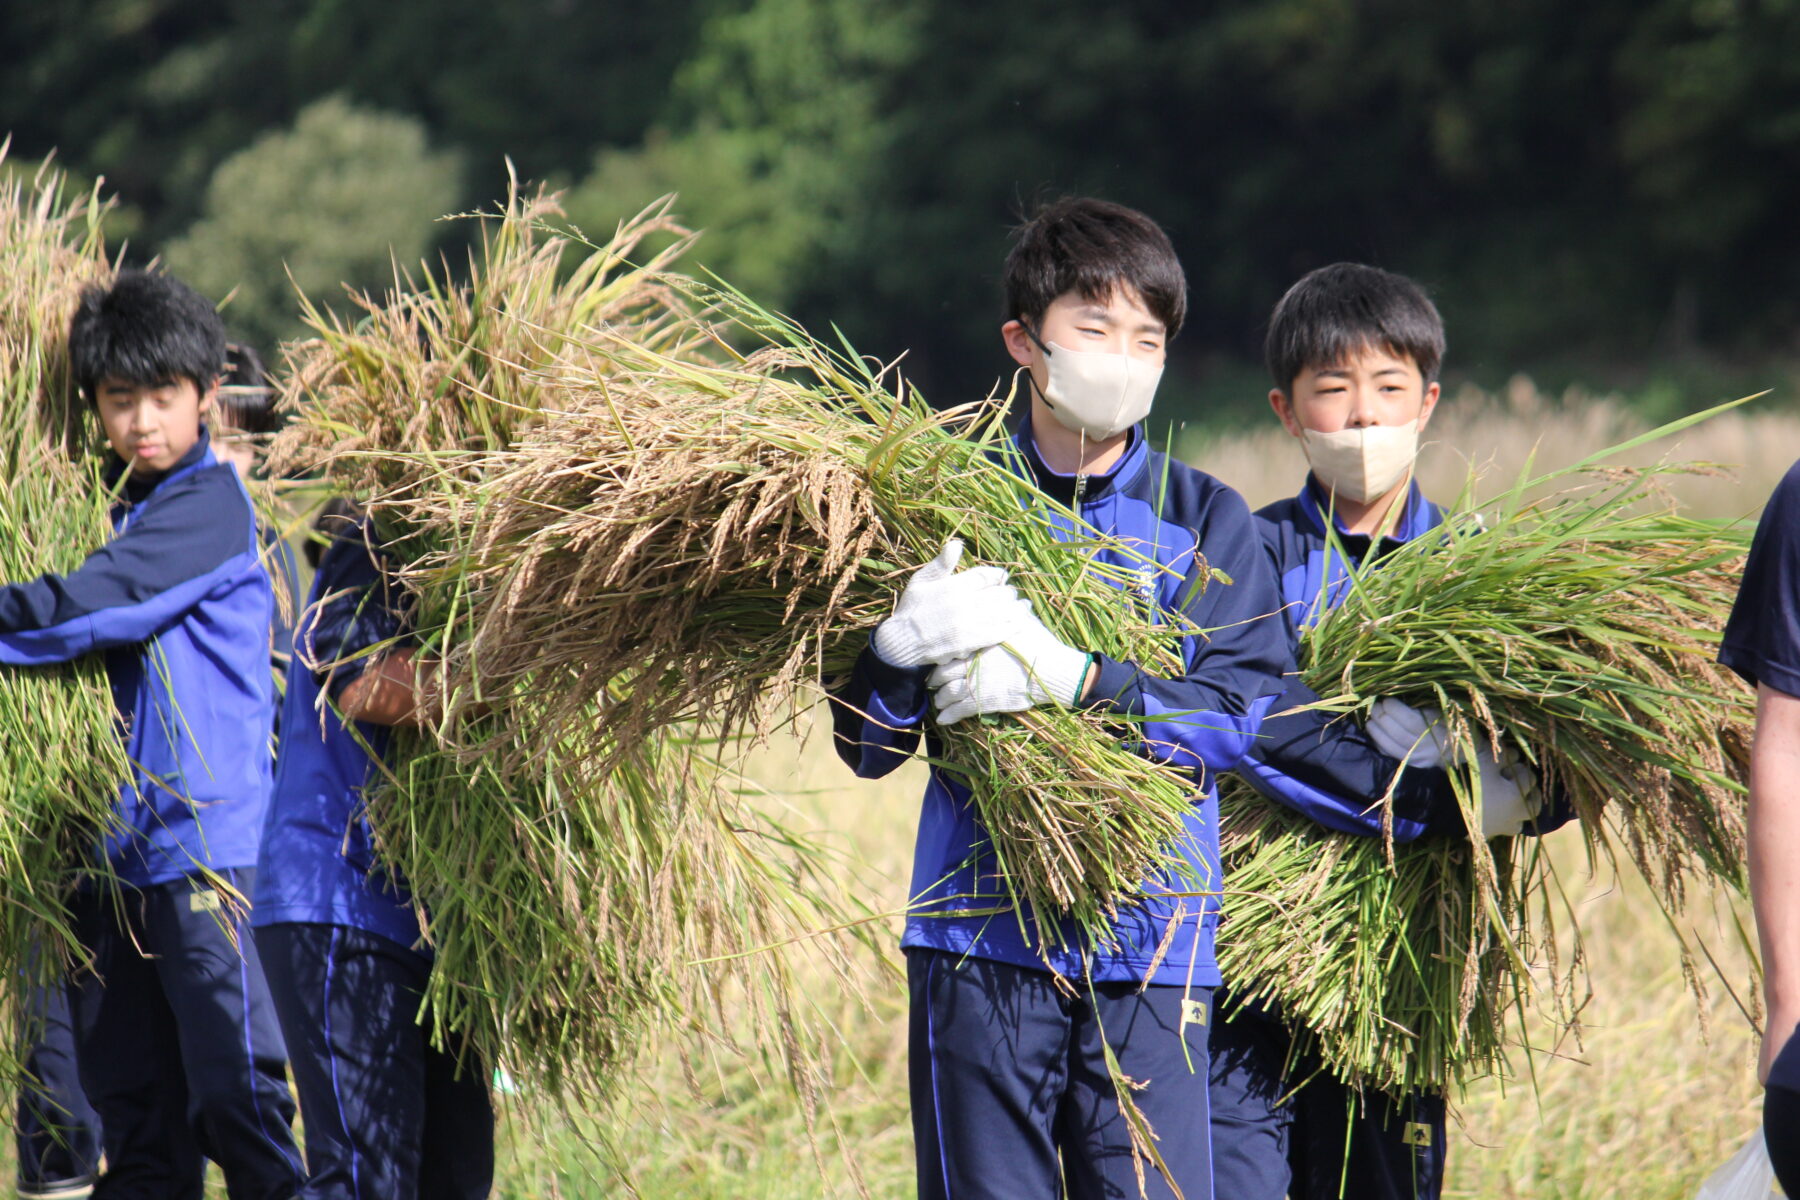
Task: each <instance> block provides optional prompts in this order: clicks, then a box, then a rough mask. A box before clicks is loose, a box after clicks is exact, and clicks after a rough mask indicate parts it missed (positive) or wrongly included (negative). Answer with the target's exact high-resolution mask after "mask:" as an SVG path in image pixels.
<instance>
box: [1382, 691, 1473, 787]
mask: <svg viewBox="0 0 1800 1200" xmlns="http://www.w3.org/2000/svg"><path fill="white" fill-rule="evenodd" d="M1363 728H1364V729H1366V730H1368V731H1369V738H1370V740H1372V741H1373V742H1374V743H1375V745H1376V746H1378V747H1379V748H1380V749H1381V752H1382V753H1383V754H1385V755H1387V756H1388V757H1389V758H1398V759H1400V760H1401V761H1403V762H1405V763H1406V765H1407V766H1409V767H1422V768H1425V769H1427V770H1429V769H1430V768H1432V767H1444V766H1456V765H1457V764H1458V763H1459V762H1460V761H1461V754H1460V752H1459V750H1458V749H1457V747H1456V746H1454V745H1452V744H1451V741H1450V733H1449V731H1448V730H1447V729H1445V728H1444V718H1443V714H1441V713H1439V712H1438V710H1437V709H1435V708H1414V707H1412V705H1410V704H1403V703H1401V702H1400V701H1398V700H1393V699H1383V700H1377V701H1376V702H1375V704H1374V706H1373V707H1372V708H1370V709H1369V719H1368V720H1367V721H1364V722H1363Z"/></svg>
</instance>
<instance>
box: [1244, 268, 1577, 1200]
mask: <svg viewBox="0 0 1800 1200" xmlns="http://www.w3.org/2000/svg"><path fill="white" fill-rule="evenodd" d="M1443 353H1444V330H1443V324H1442V322H1441V320H1440V319H1439V317H1438V313H1437V309H1436V308H1435V307H1434V306H1433V305H1432V303H1431V301H1430V300H1429V299H1428V298H1427V297H1426V296H1425V293H1424V292H1423V291H1422V290H1421V289H1420V288H1419V286H1418V285H1417V284H1415V283H1413V282H1412V281H1411V280H1410V279H1406V278H1404V277H1402V276H1399V275H1394V274H1390V273H1389V272H1386V271H1381V270H1377V269H1376V268H1374V267H1366V266H1359V265H1356V264H1352V263H1339V264H1336V265H1334V266H1329V267H1322V268H1320V269H1319V270H1316V271H1313V272H1312V273H1310V274H1308V275H1307V276H1305V277H1304V278H1302V279H1301V280H1300V281H1299V282H1298V283H1296V284H1295V285H1294V286H1293V287H1292V288H1291V289H1289V291H1288V293H1287V294H1286V295H1285V296H1283V297H1282V299H1281V301H1280V303H1279V304H1277V305H1276V307H1275V312H1274V315H1273V316H1272V317H1271V318H1270V323H1269V333H1268V340H1267V343H1266V355H1267V358H1268V364H1269V370H1270V373H1271V375H1272V376H1273V377H1274V381H1275V385H1276V386H1275V387H1274V388H1273V389H1272V390H1271V391H1270V392H1269V403H1270V405H1271V407H1273V408H1274V410H1275V414H1276V416H1278V417H1279V418H1280V419H1281V422H1282V424H1283V425H1284V426H1286V428H1287V430H1288V432H1289V433H1291V434H1292V435H1293V436H1294V437H1295V439H1296V440H1298V441H1299V442H1300V444H1301V448H1302V449H1303V451H1304V453H1305V455H1306V459H1307V461H1308V463H1309V464H1310V466H1311V471H1310V472H1309V473H1308V475H1307V477H1306V484H1305V486H1304V487H1303V488H1302V490H1301V492H1300V494H1299V495H1298V496H1295V497H1294V498H1292V499H1290V500H1283V501H1279V502H1277V503H1275V504H1271V505H1269V506H1268V507H1266V508H1264V509H1262V510H1261V511H1260V512H1258V513H1257V523H1258V527H1259V530H1260V532H1261V534H1262V537H1263V541H1264V543H1265V546H1266V548H1267V550H1268V554H1269V557H1270V560H1271V563H1272V565H1273V567H1274V570H1275V573H1276V576H1277V578H1278V580H1279V581H1280V586H1281V590H1282V594H1283V598H1284V600H1285V601H1286V604H1287V607H1286V610H1285V611H1286V613H1287V617H1288V632H1289V635H1290V638H1291V643H1290V644H1291V648H1292V650H1293V652H1294V653H1296V654H1297V653H1298V649H1299V641H1300V634H1301V632H1302V631H1303V630H1304V629H1306V628H1307V627H1308V626H1310V625H1312V624H1313V623H1315V622H1316V621H1317V620H1318V619H1319V617H1320V616H1321V615H1323V613H1324V612H1325V611H1326V610H1328V609H1329V608H1331V607H1332V606H1334V605H1335V604H1337V603H1338V602H1339V601H1340V600H1341V599H1342V598H1343V597H1344V595H1345V594H1346V592H1347V590H1348V587H1349V576H1350V573H1351V571H1352V570H1353V569H1354V568H1355V566H1356V565H1358V564H1360V563H1363V562H1365V561H1372V560H1374V559H1378V558H1379V557H1380V556H1381V555H1382V554H1385V553H1387V552H1388V551H1389V550H1391V549H1393V548H1394V547H1396V546H1399V545H1401V544H1403V543H1405V542H1408V541H1411V540H1412V539H1414V538H1417V537H1423V536H1427V535H1429V534H1430V533H1431V532H1432V531H1433V530H1435V529H1437V528H1438V527H1439V526H1440V525H1441V524H1442V522H1443V519H1444V514H1443V510H1442V509H1440V508H1439V507H1438V506H1437V505H1435V504H1433V503H1431V502H1430V501H1429V500H1427V499H1426V498H1425V496H1424V495H1423V494H1422V493H1421V492H1420V490H1419V488H1418V485H1417V484H1416V483H1414V482H1413V480H1412V467H1413V460H1414V459H1415V457H1416V456H1417V454H1418V449H1419V435H1420V434H1421V432H1422V431H1423V430H1424V429H1425V427H1426V425H1427V423H1428V422H1429V421H1430V419H1431V414H1432V410H1433V409H1434V408H1435V407H1436V404H1437V399H1438V384H1437V382H1436V374H1437V368H1438V364H1439V362H1441V361H1442V358H1443ZM1327 522H1330V523H1331V524H1332V525H1334V526H1335V531H1334V534H1333V535H1331V536H1328V534H1327ZM1333 538H1335V541H1336V543H1337V547H1341V550H1342V553H1339V552H1338V550H1337V548H1336V547H1334V546H1333V544H1332V542H1333ZM1317 698H1318V697H1317V696H1316V695H1315V694H1314V693H1313V692H1311V691H1310V690H1309V689H1307V688H1306V687H1305V686H1304V685H1302V684H1299V683H1298V681H1297V680H1292V679H1290V680H1289V686H1288V691H1287V694H1286V695H1284V696H1283V697H1282V699H1281V700H1280V701H1279V702H1278V704H1277V710H1278V711H1282V712H1284V713H1285V714H1286V715H1283V716H1280V717H1276V718H1272V719H1271V720H1270V721H1268V722H1266V723H1265V724H1264V726H1263V730H1262V734H1263V736H1262V737H1261V738H1259V739H1258V741H1257V744H1256V745H1255V746H1254V747H1252V749H1251V750H1250V752H1249V753H1248V754H1247V755H1246V757H1245V759H1244V762H1243V763H1242V764H1241V765H1240V768H1239V771H1240V774H1242V775H1243V777H1244V778H1245V779H1247V780H1248V781H1249V782H1251V783H1252V784H1253V785H1255V786H1256V788H1257V789H1258V790H1259V791H1260V792H1262V793H1263V794H1265V795H1267V796H1269V797H1271V798H1272V799H1274V800H1276V801H1278V802H1280V803H1282V804H1284V805H1287V806H1288V807H1290V808H1293V809H1296V810H1298V811H1300V812H1302V813H1305V814H1306V815H1307V816H1309V817H1311V818H1312V819H1313V820H1315V821H1318V822H1319V823H1320V824H1322V825H1325V826H1327V827H1328V828H1331V829H1334V830H1337V831H1339V832H1343V833H1351V834H1360V835H1364V836H1382V835H1383V834H1384V832H1385V831H1384V828H1383V822H1384V818H1386V817H1388V816H1389V815H1391V822H1392V834H1393V837H1394V839H1395V840H1396V841H1402V842H1404V841H1411V840H1413V839H1415V838H1419V837H1424V836H1430V835H1450V836H1464V835H1465V834H1466V827H1465V822H1464V818H1463V816H1462V812H1461V809H1460V807H1459V806H1458V803H1457V800H1456V796H1455V793H1454V791H1453V789H1452V787H1451V783H1450V777H1449V775H1448V773H1447V772H1446V771H1445V770H1444V769H1443V766H1444V764H1443V763H1442V761H1441V753H1440V749H1439V744H1438V741H1437V739H1436V738H1435V737H1434V736H1433V726H1434V724H1435V719H1436V714H1435V713H1431V712H1429V711H1424V712H1421V711H1418V710H1415V709H1412V708H1409V707H1408V706H1406V705H1404V704H1401V703H1399V702H1398V701H1394V700H1381V701H1378V702H1377V703H1376V706H1375V709H1374V712H1373V713H1372V715H1371V717H1370V719H1369V721H1368V724H1367V727H1366V728H1360V727H1358V726H1357V725H1356V724H1355V723H1354V722H1352V721H1348V720H1340V719H1333V718H1332V716H1331V715H1330V714H1326V713H1320V712H1317V711H1305V712H1291V711H1288V710H1291V709H1293V708H1295V707H1296V706H1299V705H1304V704H1307V703H1310V702H1311V701H1314V700H1316V699H1317ZM1512 757H1513V756H1512V755H1511V753H1510V752H1509V753H1507V754H1504V755H1502V756H1501V758H1500V759H1496V758H1495V757H1494V755H1493V754H1492V753H1491V752H1489V751H1488V750H1487V749H1486V748H1485V747H1483V748H1482V749H1481V751H1480V752H1479V753H1478V755H1477V762H1476V764H1475V765H1476V768H1477V769H1478V771H1479V772H1480V776H1481V783H1482V787H1481V792H1482V814H1481V817H1482V825H1483V832H1484V833H1485V834H1486V835H1487V836H1489V837H1499V836H1508V835H1512V834H1517V833H1520V832H1524V831H1526V829H1527V826H1528V823H1529V822H1531V821H1532V819H1533V818H1534V817H1536V815H1537V814H1538V812H1539V809H1540V807H1541V805H1542V797H1541V795H1540V794H1539V792H1538V790H1537V788H1536V785H1535V778H1534V777H1533V775H1532V773H1531V772H1530V770H1529V768H1526V767H1524V766H1523V765H1522V764H1515V763H1514V762H1513V761H1512ZM1402 759H1404V760H1405V762H1406V768H1405V769H1404V770H1402V769H1401V760H1402ZM1453 765H1454V764H1453ZM1390 794H1391V796H1392V805H1391V814H1390V813H1384V805H1383V801H1384V799H1386V798H1387V797H1389V796H1390ZM1566 817H1567V813H1566V812H1563V811H1559V812H1556V813H1553V814H1552V816H1551V817H1550V818H1548V819H1545V820H1541V821H1538V822H1536V824H1535V826H1532V828H1531V831H1532V832H1543V831H1545V830H1547V829H1549V828H1553V827H1554V826H1555V825H1556V824H1560V823H1561V820H1560V819H1558V818H1561V819H1566ZM1229 983H1230V981H1227V985H1228V986H1229ZM1220 1010H1221V1011H1220V1019H1219V1021H1218V1023H1217V1025H1216V1027H1215V1030H1214V1040H1215V1046H1216V1053H1215V1055H1214V1059H1213V1070H1212V1085H1213V1086H1212V1101H1213V1117H1212V1124H1213V1138H1214V1143H1215V1163H1216V1170H1217V1188H1218V1194H1219V1195H1220V1196H1232V1197H1234V1198H1237V1200H1282V1197H1284V1196H1286V1197H1289V1198H1291V1200H1336V1198H1338V1197H1356V1198H1358V1200H1419V1198H1430V1197H1436V1196H1437V1195H1439V1194H1440V1192H1441V1190H1442V1188H1443V1177H1444V1151H1445V1145H1444V1140H1445V1139H1444V1134H1445V1129H1444V1102H1443V1097H1442V1096H1437V1095H1413V1096H1407V1097H1403V1098H1393V1097H1388V1096H1383V1095H1379V1094H1374V1093H1367V1094H1362V1095H1358V1094H1356V1093H1355V1092H1354V1091H1352V1090H1351V1089H1349V1088H1347V1087H1346V1086H1345V1085H1343V1084H1341V1083H1339V1082H1338V1081H1337V1080H1336V1079H1334V1078H1333V1077H1331V1075H1330V1074H1329V1073H1328V1072H1326V1071H1325V1070H1324V1069H1323V1067H1322V1065H1321V1064H1320V1063H1318V1062H1317V1061H1316V1060H1310V1059H1302V1060H1301V1061H1298V1062H1290V1061H1289V1059H1290V1055H1289V1049H1290V1041H1291V1037H1290V1035H1289V1033H1288V1031H1287V1028H1286V1025H1285V1024H1284V1023H1283V1021H1282V1020H1281V1018H1280V1015H1279V1014H1277V1013H1272V1012H1269V1011H1267V1010H1264V1009H1262V1008H1259V1007H1244V1008H1239V1007H1238V1006H1236V1005H1235V1004H1233V1003H1231V1001H1230V1000H1229V998H1222V999H1221V1002H1220Z"/></svg>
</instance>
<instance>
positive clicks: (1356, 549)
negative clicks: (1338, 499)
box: [1295, 472, 1441, 562]
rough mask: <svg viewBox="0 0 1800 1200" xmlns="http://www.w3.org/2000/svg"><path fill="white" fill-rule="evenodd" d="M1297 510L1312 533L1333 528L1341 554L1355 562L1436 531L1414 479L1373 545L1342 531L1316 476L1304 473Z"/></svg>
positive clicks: (1430, 510)
mask: <svg viewBox="0 0 1800 1200" xmlns="http://www.w3.org/2000/svg"><path fill="white" fill-rule="evenodd" d="M1295 500H1296V501H1297V502H1298V504H1299V506H1300V511H1301V512H1303V513H1305V514H1306V517H1307V519H1308V520H1310V521H1311V522H1312V526H1313V532H1314V533H1316V534H1317V535H1318V536H1319V537H1321V538H1323V537H1324V536H1325V534H1326V531H1327V524H1326V522H1327V521H1328V520H1329V521H1330V522H1331V523H1332V525H1334V526H1335V527H1336V530H1337V537H1338V541H1340V542H1341V543H1343V546H1344V551H1345V553H1347V554H1349V556H1350V557H1351V558H1352V559H1354V560H1355V561H1357V562H1362V561H1364V560H1365V559H1367V558H1368V557H1369V555H1370V553H1371V551H1372V552H1373V553H1374V556H1375V557H1376V558H1380V557H1381V556H1382V555H1383V554H1387V553H1389V552H1390V551H1393V550H1395V549H1397V548H1399V547H1400V546H1404V545H1405V544H1406V543H1407V542H1410V541H1412V540H1413V539H1414V538H1416V537H1419V536H1421V535H1423V534H1426V533H1429V532H1431V531H1432V530H1433V529H1436V528H1437V526H1438V522H1439V520H1440V519H1441V517H1440V515H1439V513H1438V511H1437V509H1436V508H1435V507H1434V506H1433V505H1432V503H1431V502H1430V501H1429V500H1427V499H1425V493H1424V492H1422V491H1420V490H1419V481H1418V480H1417V479H1416V478H1415V479H1413V480H1412V481H1410V482H1409V483H1408V484H1407V485H1406V499H1405V501H1404V502H1403V507H1402V508H1401V510H1400V517H1399V519H1398V520H1396V521H1395V522H1394V524H1393V527H1392V528H1391V529H1390V530H1388V532H1387V533H1386V534H1384V535H1383V536H1382V538H1381V540H1380V543H1379V544H1377V543H1376V540H1375V538H1374V537H1373V536H1372V535H1370V534H1366V533H1351V532H1350V531H1349V530H1347V529H1345V528H1344V525H1343V522H1342V521H1338V520H1337V519H1336V517H1337V514H1336V513H1335V512H1333V511H1332V508H1331V493H1329V492H1327V491H1326V490H1325V487H1324V485H1323V484H1321V483H1320V482H1319V478H1318V476H1316V475H1314V474H1312V473H1311V472H1308V473H1307V476H1306V486H1305V487H1303V488H1301V489H1300V494H1299V495H1298V496H1296V497H1295Z"/></svg>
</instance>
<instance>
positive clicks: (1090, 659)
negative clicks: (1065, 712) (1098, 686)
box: [1069, 650, 1094, 708]
mask: <svg viewBox="0 0 1800 1200" xmlns="http://www.w3.org/2000/svg"><path fill="white" fill-rule="evenodd" d="M1093 669H1094V652H1093V651H1092V650H1089V651H1088V652H1087V653H1086V654H1083V655H1082V656H1081V670H1079V671H1077V672H1075V696H1074V699H1072V700H1070V701H1069V707H1070V708H1080V707H1081V694H1082V693H1083V692H1085V691H1087V678H1088V672H1089V671H1091V670H1093Z"/></svg>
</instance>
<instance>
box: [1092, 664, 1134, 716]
mask: <svg viewBox="0 0 1800 1200" xmlns="http://www.w3.org/2000/svg"><path fill="white" fill-rule="evenodd" d="M1094 663H1095V665H1096V666H1097V667H1098V668H1099V670H1098V671H1096V672H1095V674H1094V687H1093V690H1092V691H1091V692H1089V694H1088V699H1087V702H1086V704H1085V705H1084V706H1083V707H1086V708H1104V709H1107V710H1109V711H1111V712H1116V713H1119V714H1121V715H1122V716H1127V717H1135V716H1140V715H1142V712H1141V710H1142V707H1143V694H1142V692H1141V691H1140V689H1139V687H1138V669H1137V667H1136V666H1134V665H1133V664H1131V663H1128V662H1120V661H1119V660H1118V659H1116V658H1108V657H1107V656H1106V655H1104V654H1095V655H1094Z"/></svg>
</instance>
